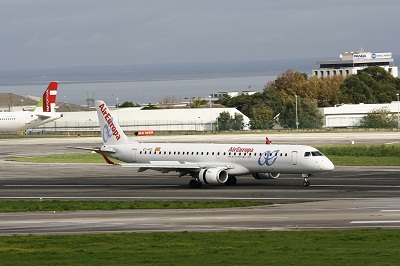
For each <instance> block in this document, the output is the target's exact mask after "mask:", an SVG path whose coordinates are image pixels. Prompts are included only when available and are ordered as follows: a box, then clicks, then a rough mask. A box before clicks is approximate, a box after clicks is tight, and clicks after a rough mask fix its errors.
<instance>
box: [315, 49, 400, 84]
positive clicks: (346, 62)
mask: <svg viewBox="0 0 400 266" xmlns="http://www.w3.org/2000/svg"><path fill="white" fill-rule="evenodd" d="M317 64H318V65H319V68H318V69H314V70H313V71H312V75H313V76H317V77H318V78H325V77H333V76H336V75H341V76H348V75H353V74H357V73H358V71H360V70H362V69H364V68H367V67H371V66H379V67H382V68H384V69H385V70H386V71H387V72H389V73H390V74H391V75H392V76H393V77H396V78H397V77H398V75H399V70H398V67H397V66H395V65H394V59H393V56H392V53H389V52H388V53H372V52H365V51H363V50H361V51H358V52H345V53H342V54H341V55H340V60H335V61H318V62H317Z"/></svg>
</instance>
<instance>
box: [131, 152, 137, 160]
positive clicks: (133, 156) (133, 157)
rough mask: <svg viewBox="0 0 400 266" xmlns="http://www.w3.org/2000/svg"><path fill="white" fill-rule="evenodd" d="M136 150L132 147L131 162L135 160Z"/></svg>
mask: <svg viewBox="0 0 400 266" xmlns="http://www.w3.org/2000/svg"><path fill="white" fill-rule="evenodd" d="M136 151H137V149H132V153H131V154H132V162H133V163H134V162H136Z"/></svg>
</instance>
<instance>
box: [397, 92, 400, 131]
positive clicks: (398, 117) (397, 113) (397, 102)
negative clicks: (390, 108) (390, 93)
mask: <svg viewBox="0 0 400 266" xmlns="http://www.w3.org/2000/svg"><path fill="white" fill-rule="evenodd" d="M396 96H397V129H399V122H400V121H399V119H400V118H399V113H400V112H399V94H398V93H396Z"/></svg>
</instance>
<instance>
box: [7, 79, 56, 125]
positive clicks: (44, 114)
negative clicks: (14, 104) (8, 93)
mask: <svg viewBox="0 0 400 266" xmlns="http://www.w3.org/2000/svg"><path fill="white" fill-rule="evenodd" d="M57 88H58V82H57V81H53V82H50V84H49V86H48V87H47V89H46V90H45V92H44V93H43V96H42V98H41V99H40V100H39V102H38V104H37V105H36V107H35V109H34V110H33V111H20V112H0V132H15V131H20V130H25V129H28V128H35V127H37V126H40V125H43V124H46V123H48V122H51V121H54V120H56V119H58V118H60V117H62V114H60V113H56V112H55V105H56V97H57Z"/></svg>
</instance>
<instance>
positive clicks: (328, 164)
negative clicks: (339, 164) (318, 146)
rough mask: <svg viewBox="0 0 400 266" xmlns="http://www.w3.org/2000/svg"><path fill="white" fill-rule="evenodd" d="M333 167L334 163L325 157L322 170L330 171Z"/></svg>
mask: <svg viewBox="0 0 400 266" xmlns="http://www.w3.org/2000/svg"><path fill="white" fill-rule="evenodd" d="M333 169H335V165H333V163H332V162H331V160H329V159H328V158H326V159H325V163H324V167H323V170H324V171H332V170H333Z"/></svg>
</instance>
